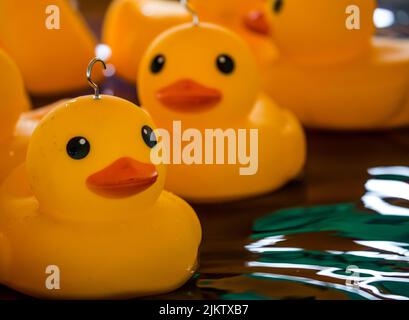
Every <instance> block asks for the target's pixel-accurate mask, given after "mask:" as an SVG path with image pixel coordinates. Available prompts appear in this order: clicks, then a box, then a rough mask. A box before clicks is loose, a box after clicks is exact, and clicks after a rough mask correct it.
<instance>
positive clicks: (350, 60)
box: [265, 0, 409, 129]
mask: <svg viewBox="0 0 409 320" xmlns="http://www.w3.org/2000/svg"><path fill="white" fill-rule="evenodd" d="M275 6H277V2H276V1H273V0H269V1H268V8H269V10H270V15H271V24H272V28H273V31H272V36H273V40H274V43H275V44H276V45H277V47H278V49H279V50H280V58H279V59H278V60H277V61H276V62H275V63H274V64H272V65H271V66H270V67H268V68H267V70H268V72H266V73H265V75H266V74H268V77H267V78H266V84H265V88H266V90H267V91H268V93H269V94H270V95H271V96H272V97H274V99H276V100H277V102H278V103H279V104H280V105H282V106H284V107H287V108H289V109H291V110H292V111H294V112H295V114H296V115H297V116H298V117H299V119H300V120H301V121H302V122H303V123H304V124H305V125H307V126H310V127H317V128H324V129H380V128H387V127H397V126H403V125H407V124H409V101H408V98H409V93H408V92H409V86H408V83H409V41H408V40H398V39H389V38H376V37H373V34H374V31H375V28H374V25H373V12H374V9H375V6H376V3H375V1H373V0H357V1H353V2H351V1H348V0H337V1H327V0H313V1H311V0H285V1H282V6H281V10H279V12H276V11H275V10H274V7H275ZM357 8H359V12H358V11H357ZM354 15H355V16H354ZM357 16H359V17H360V25H359V29H353V30H350V28H351V25H354V26H355V27H358V25H357V23H358V22H359V21H358V20H357V18H356V17H357ZM354 17H355V19H354ZM351 23H352V24H351ZM347 26H348V27H347Z"/></svg>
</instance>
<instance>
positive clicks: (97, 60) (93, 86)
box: [87, 58, 107, 100]
mask: <svg viewBox="0 0 409 320" xmlns="http://www.w3.org/2000/svg"><path fill="white" fill-rule="evenodd" d="M97 62H101V63H102V65H103V66H104V69H105V70H106V68H107V66H106V64H105V61H104V60H102V59H100V58H94V59H92V60H91V61H90V63H89V64H88V68H87V80H88V84H89V85H90V86H91V87H92V88H93V89H94V91H95V95H94V99H95V100H98V99H100V92H99V87H98V85H97V84H96V83H95V82H94V81H93V80H92V78H91V75H92V69H93V68H94V64H95V63H97Z"/></svg>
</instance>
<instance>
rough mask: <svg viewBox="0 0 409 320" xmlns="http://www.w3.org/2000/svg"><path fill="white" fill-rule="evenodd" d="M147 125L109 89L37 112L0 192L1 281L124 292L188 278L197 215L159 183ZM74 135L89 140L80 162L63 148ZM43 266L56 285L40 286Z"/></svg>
mask: <svg viewBox="0 0 409 320" xmlns="http://www.w3.org/2000/svg"><path fill="white" fill-rule="evenodd" d="M145 125H148V126H150V127H152V128H154V127H153V124H152V121H151V119H150V117H149V116H148V115H147V113H146V112H145V111H143V110H142V109H140V108H138V107H136V106H135V105H134V104H132V103H130V102H127V101H125V100H122V99H119V98H116V97H110V96H101V99H100V100H95V99H94V97H93V96H86V97H80V98H77V99H75V100H71V101H69V102H67V103H65V104H62V105H60V106H58V107H57V108H56V109H54V110H53V111H52V112H50V113H49V114H48V115H47V116H46V117H45V118H44V119H43V121H42V122H41V124H40V125H39V126H38V127H37V129H36V130H35V132H34V134H33V136H32V139H31V141H30V145H29V150H28V154H27V160H26V163H25V165H22V166H20V167H18V168H17V169H16V170H15V171H14V172H13V173H12V174H11V175H10V176H9V177H8V178H7V179H6V181H5V183H4V184H3V186H2V187H1V190H0V209H1V210H0V212H1V214H0V281H1V283H3V284H5V285H7V286H9V287H11V288H13V289H16V290H18V291H21V292H23V293H25V294H29V295H32V296H36V297H45V298H75V299H82V298H119V297H121V298H128V297H135V296H143V295H150V294H157V293H162V292H167V291H171V290H173V289H176V288H178V287H179V286H181V285H182V284H183V283H184V282H186V281H187V280H188V279H189V278H190V277H191V276H192V274H193V272H194V271H195V268H196V259H197V251H198V247H199V244H200V241H201V228H200V223H199V221H198V219H197V217H196V214H195V212H194V211H193V209H192V208H191V207H190V206H189V205H188V204H187V203H185V202H184V201H183V200H181V199H180V198H178V197H176V196H174V195H172V194H170V193H168V192H166V191H163V185H164V182H165V167H164V166H163V165H157V166H154V165H153V164H151V162H150V152H151V149H150V148H149V147H148V146H147V144H145V142H144V140H143V138H142V136H141V129H142V127H143V126H145ZM75 136H82V137H84V138H86V139H87V140H88V141H89V144H90V149H89V150H90V151H89V153H88V155H87V156H86V157H85V158H83V159H80V160H75V159H73V158H71V157H70V156H68V153H67V151H66V146H67V142H68V141H70V140H71V138H72V137H75ZM96 188H99V191H101V192H103V193H104V194H103V193H100V192H97V191H96V190H97V189H96ZM48 266H56V267H58V271H59V276H60V278H59V279H60V281H59V289H51V290H50V289H49V286H48V287H47V279H48V277H49V276H55V274H49V273H46V271H47V267H48ZM51 268H54V269H53V270H55V267H51ZM52 283H54V285H55V282H52ZM52 288H53V287H52Z"/></svg>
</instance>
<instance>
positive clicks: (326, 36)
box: [267, 0, 376, 62]
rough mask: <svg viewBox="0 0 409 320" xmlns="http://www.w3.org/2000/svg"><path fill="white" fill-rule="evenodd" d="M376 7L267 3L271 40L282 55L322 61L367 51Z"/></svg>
mask: <svg viewBox="0 0 409 320" xmlns="http://www.w3.org/2000/svg"><path fill="white" fill-rule="evenodd" d="M375 7H376V3H375V1H374V0H354V1H350V0H334V1H332V0H331V1H329V0H268V7H267V8H268V11H269V12H270V15H269V16H270V18H271V25H272V32H271V34H272V37H273V39H274V42H275V44H276V45H277V46H278V48H279V49H280V51H281V52H282V54H283V55H285V56H289V57H291V58H293V59H296V60H301V61H308V62H325V61H333V60H345V59H349V58H351V57H355V56H357V55H360V54H362V53H363V52H365V51H367V50H368V48H369V45H370V39H371V36H372V35H373V33H374V30H375V28H374V24H373V13H374V10H375ZM352 26H353V27H354V28H356V29H351V27H352ZM358 27H359V28H358Z"/></svg>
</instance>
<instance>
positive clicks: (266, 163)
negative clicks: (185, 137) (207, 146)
mask: <svg viewBox="0 0 409 320" xmlns="http://www.w3.org/2000/svg"><path fill="white" fill-rule="evenodd" d="M161 124H162V125H163V126H162V127H164V128H166V129H169V132H171V133H172V134H175V132H173V131H172V127H171V126H169V127H168V126H167V125H166V124H164V123H163V122H161ZM185 126H186V127H188V128H190V127H191V126H189V125H188V124H187V123H185ZM195 128H196V129H199V130H200V132H201V135H202V136H203V137H205V136H206V130H207V129H209V128H210V125H209V126H207V127H200V126H195ZM214 129H222V130H223V131H224V132H229V130H231V129H233V130H234V131H235V132H236V133H237V132H238V130H241V129H245V130H246V141H247V149H246V155H247V156H248V155H249V154H250V151H249V150H250V148H254V147H255V145H256V143H257V151H258V152H257V156H256V158H253V159H251V161H250V162H249V163H240V162H238V163H236V164H223V165H220V164H216V163H215V162H213V164H209V165H206V164H201V165H190V164H170V165H168V177H167V181H166V184H165V186H166V189H168V190H172V191H173V192H175V193H176V194H178V195H180V196H182V197H183V198H186V199H189V200H191V201H193V202H220V201H223V202H224V201H233V200H238V199H243V198H248V197H252V196H256V195H260V194H265V193H268V192H272V191H274V190H277V189H279V188H280V187H282V186H283V185H284V184H286V183H287V182H288V181H290V180H293V179H294V178H295V177H297V175H298V174H299V173H300V171H301V170H302V168H303V165H304V161H305V138H304V133H303V130H302V128H301V126H300V124H299V122H298V121H297V119H296V118H295V117H294V115H293V114H292V113H291V112H289V111H287V110H284V109H281V108H280V107H278V106H277V105H276V104H275V103H274V102H272V101H271V99H270V98H268V97H267V96H266V95H264V94H260V96H259V97H258V99H257V102H256V103H255V105H254V107H253V109H252V111H251V113H250V115H249V116H248V118H246V119H242V120H241V121H237V122H230V123H229V124H225V125H224V126H222V125H220V126H214ZM250 130H257V136H258V142H255V141H254V140H253V141H251V140H250V136H251V134H250ZM214 141H216V140H214ZM225 150H226V153H225V157H226V159H227V155H226V154H227V150H228V148H227V147H225ZM239 152H242V151H239ZM203 154H204V152H203ZM226 162H227V160H226ZM252 166H255V167H256V168H254V167H253V168H251V167H252ZM241 170H244V171H248V172H249V174H248V175H246V174H241ZM244 171H243V172H244ZM181 177H186V178H181Z"/></svg>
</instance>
